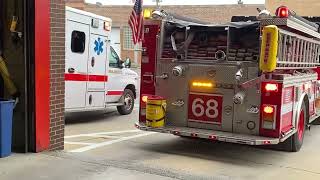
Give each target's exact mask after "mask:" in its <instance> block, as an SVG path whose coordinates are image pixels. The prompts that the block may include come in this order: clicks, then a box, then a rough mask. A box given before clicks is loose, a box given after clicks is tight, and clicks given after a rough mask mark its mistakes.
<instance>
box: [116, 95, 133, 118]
mask: <svg viewBox="0 0 320 180" xmlns="http://www.w3.org/2000/svg"><path fill="white" fill-rule="evenodd" d="M123 98H124V105H122V106H117V110H118V112H119V113H120V114H121V115H128V114H130V113H131V112H132V110H133V107H134V94H133V92H132V91H131V90H130V89H125V90H124V92H123Z"/></svg>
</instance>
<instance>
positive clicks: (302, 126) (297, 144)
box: [288, 103, 307, 152]
mask: <svg viewBox="0 0 320 180" xmlns="http://www.w3.org/2000/svg"><path fill="white" fill-rule="evenodd" d="M306 123H307V108H306V104H305V103H303V104H302V107H301V109H300V115H299V118H298V127H297V129H298V131H297V132H296V134H294V135H293V136H292V137H291V138H290V139H288V140H289V141H291V143H290V144H291V149H290V151H292V152H298V151H299V150H300V149H301V147H302V144H303V139H304V134H305V130H306ZM288 150H289V149H288Z"/></svg>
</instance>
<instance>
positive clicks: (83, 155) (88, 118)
mask: <svg viewBox="0 0 320 180" xmlns="http://www.w3.org/2000/svg"><path fill="white" fill-rule="evenodd" d="M138 112H139V111H138V104H137V103H136V107H135V109H134V111H133V113H132V114H130V115H126V116H121V115H119V114H118V112H117V111H116V108H109V109H107V110H106V111H102V112H91V113H73V114H68V115H67V117H66V132H65V150H64V151H58V152H45V153H39V154H27V155H25V154H14V155H13V156H10V157H9V158H4V159H1V160H0V162H1V163H0V179H1V180H16V179H17V180H20V179H27V180H29V179H30V180H38V179H46V180H57V179H59V180H60V179H61V180H64V179H65V180H108V179H116V180H122V179H125V180H126V179H129V180H131V179H139V180H144V179H148V180H149V179H154V180H169V179H183V180H184V179H190V180H193V179H194V180H199V179H218V180H233V179H235V180H238V179H239V180H260V179H261V180H270V179H284V180H301V179H305V180H319V179H320V166H319V162H320V156H319V155H318V154H319V149H320V126H311V130H310V131H308V132H306V135H305V140H304V145H303V148H302V149H301V151H300V152H297V153H291V152H285V151H281V150H279V149H277V148H274V147H255V146H247V145H239V144H231V143H223V142H213V141H208V140H199V139H188V138H181V137H177V136H173V135H168V134H159V133H152V132H151V133H150V132H143V131H140V130H137V129H135V127H134V123H135V122H136V121H137V120H138Z"/></svg>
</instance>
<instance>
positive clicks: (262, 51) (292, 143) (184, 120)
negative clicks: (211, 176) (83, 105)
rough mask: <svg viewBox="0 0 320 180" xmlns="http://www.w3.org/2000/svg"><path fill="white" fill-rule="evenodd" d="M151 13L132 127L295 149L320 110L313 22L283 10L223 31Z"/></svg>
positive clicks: (318, 45)
mask: <svg viewBox="0 0 320 180" xmlns="http://www.w3.org/2000/svg"><path fill="white" fill-rule="evenodd" d="M153 15H154V16H153V18H150V19H148V20H146V23H145V41H144V42H143V56H142V73H141V76H142V79H141V98H140V99H141V100H140V101H141V102H140V119H139V122H138V123H136V127H137V128H139V129H141V130H145V131H155V132H161V133H171V134H174V135H177V136H189V137H195V138H205V139H211V140H215V141H225V142H232V143H241V144H248V145H269V144H279V143H282V142H284V143H287V144H288V146H287V147H288V150H289V151H299V150H300V148H301V146H302V143H303V139H304V133H305V130H306V128H307V127H308V126H309V125H310V123H311V122H312V121H314V120H316V118H317V117H318V113H319V110H320V109H317V108H320V106H319V104H318V100H319V83H318V79H319V78H318V73H317V72H319V71H318V68H317V66H318V65H319V55H320V34H319V26H318V25H317V24H315V23H312V22H309V21H307V20H305V19H303V18H301V17H299V16H297V15H296V14H295V13H294V12H293V11H290V10H289V9H288V8H286V7H280V8H278V10H277V13H276V16H271V15H270V13H268V12H267V11H265V10H264V11H261V12H260V14H259V16H257V20H256V21H248V22H231V23H228V24H223V25H208V24H206V23H201V22H198V21H193V20H190V19H184V18H181V17H179V18H176V17H175V16H174V15H170V14H168V13H165V12H163V11H156V12H154V13H153ZM162 114H163V115H162ZM160 116H161V117H160Z"/></svg>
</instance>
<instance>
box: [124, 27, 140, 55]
mask: <svg viewBox="0 0 320 180" xmlns="http://www.w3.org/2000/svg"><path fill="white" fill-rule="evenodd" d="M136 48H137V49H135V46H134V44H133V40H132V31H131V28H130V27H129V26H125V27H123V49H124V50H141V43H139V45H138V46H137V47H136Z"/></svg>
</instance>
